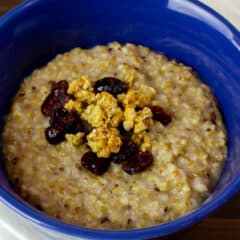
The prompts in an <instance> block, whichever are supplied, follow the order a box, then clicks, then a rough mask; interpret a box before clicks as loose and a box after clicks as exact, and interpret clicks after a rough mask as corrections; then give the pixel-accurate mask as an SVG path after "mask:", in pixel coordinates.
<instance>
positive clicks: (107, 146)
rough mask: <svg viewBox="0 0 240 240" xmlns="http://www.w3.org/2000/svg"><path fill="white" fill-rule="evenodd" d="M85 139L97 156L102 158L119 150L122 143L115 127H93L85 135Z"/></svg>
mask: <svg viewBox="0 0 240 240" xmlns="http://www.w3.org/2000/svg"><path fill="white" fill-rule="evenodd" d="M87 140H88V144H89V146H90V148H91V149H92V151H93V152H95V153H96V154H97V156H98V157H104V158H108V157H109V156H110V154H111V153H117V152H119V150H120V147H121V145H122V141H121V138H120V134H119V130H118V129H116V128H106V127H99V128H95V129H93V130H92V131H91V132H90V133H89V134H88V135H87Z"/></svg>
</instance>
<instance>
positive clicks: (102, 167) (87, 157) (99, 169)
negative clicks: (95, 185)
mask: <svg viewBox="0 0 240 240" xmlns="http://www.w3.org/2000/svg"><path fill="white" fill-rule="evenodd" d="M81 162H82V166H83V167H84V168H86V169H87V170H89V171H91V172H92V173H94V174H96V175H102V174H103V173H105V172H106V171H107V170H108V168H109V166H110V160H109V159H108V158H98V157H97V155H96V153H94V152H86V153H85V154H84V155H83V156H82V159H81Z"/></svg>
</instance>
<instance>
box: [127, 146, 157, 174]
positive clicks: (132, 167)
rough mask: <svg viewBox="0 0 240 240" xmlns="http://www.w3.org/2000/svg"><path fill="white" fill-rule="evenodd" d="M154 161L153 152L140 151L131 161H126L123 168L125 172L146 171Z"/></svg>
mask: <svg viewBox="0 0 240 240" xmlns="http://www.w3.org/2000/svg"><path fill="white" fill-rule="evenodd" d="M152 162H153V155H152V153H151V152H149V151H147V152H138V153H137V154H136V155H135V156H133V157H132V158H131V160H130V161H127V162H124V163H123V166H122V168H123V170H124V171H125V172H127V173H128V174H131V175H132V174H136V173H139V172H142V171H144V170H145V169H146V168H148V167H149V166H151V164H152Z"/></svg>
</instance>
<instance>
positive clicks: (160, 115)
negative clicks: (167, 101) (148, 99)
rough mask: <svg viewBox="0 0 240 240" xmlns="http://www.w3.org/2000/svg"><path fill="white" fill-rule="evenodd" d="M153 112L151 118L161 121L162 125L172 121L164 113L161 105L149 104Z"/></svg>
mask: <svg viewBox="0 0 240 240" xmlns="http://www.w3.org/2000/svg"><path fill="white" fill-rule="evenodd" d="M150 109H151V111H152V113H153V119H155V120H157V121H159V122H161V123H162V124H163V125H165V126H166V125H168V124H169V123H170V122H171V121H172V117H171V116H170V115H169V114H168V113H166V112H165V111H164V110H163V109H162V108H161V107H158V106H150Z"/></svg>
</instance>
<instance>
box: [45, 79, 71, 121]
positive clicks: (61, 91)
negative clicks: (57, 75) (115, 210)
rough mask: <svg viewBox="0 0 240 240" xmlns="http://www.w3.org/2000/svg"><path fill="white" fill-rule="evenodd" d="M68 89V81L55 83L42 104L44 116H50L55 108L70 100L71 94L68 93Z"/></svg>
mask: <svg viewBox="0 0 240 240" xmlns="http://www.w3.org/2000/svg"><path fill="white" fill-rule="evenodd" d="M67 89H68V83H67V81H60V82H58V83H53V85H52V91H51V93H50V94H49V95H48V96H47V98H46V99H45V100H44V102H43V104H42V106H41V111H42V114H43V115H44V116H48V117H50V116H51V114H52V112H53V111H54V110H57V109H59V108H62V107H63V106H64V104H65V103H66V102H68V101H69V100H70V96H69V95H68V94H67Z"/></svg>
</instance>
